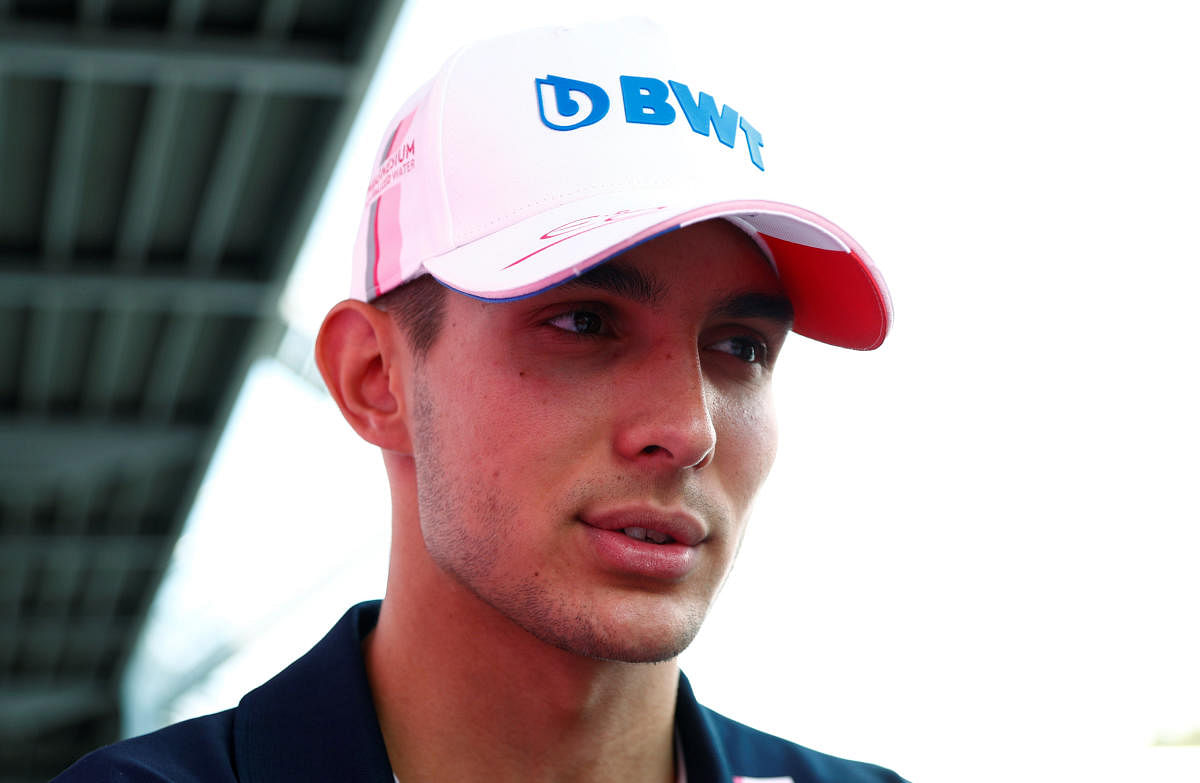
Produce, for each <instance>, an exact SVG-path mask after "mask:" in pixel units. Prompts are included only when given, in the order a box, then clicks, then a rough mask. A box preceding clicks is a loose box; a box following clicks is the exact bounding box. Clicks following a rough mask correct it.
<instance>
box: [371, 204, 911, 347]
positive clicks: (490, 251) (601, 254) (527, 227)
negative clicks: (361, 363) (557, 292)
mask: <svg viewBox="0 0 1200 783" xmlns="http://www.w3.org/2000/svg"><path fill="white" fill-rule="evenodd" d="M724 217H735V218H737V219H738V220H737V221H735V222H738V223H739V224H741V223H744V224H747V225H748V226H749V227H750V228H751V229H753V231H754V232H755V233H756V234H757V238H758V239H759V245H760V247H763V248H764V250H766V251H767V252H768V254H769V255H770V257H771V260H772V262H773V263H774V264H775V267H776V270H777V271H778V273H779V277H780V280H781V282H782V283H783V287H784V289H785V290H786V291H787V293H788V296H789V297H790V298H791V300H792V306H793V308H794V310H795V322H794V325H793V330H794V331H795V332H796V333H798V334H801V335H804V336H805V337H810V338H812V339H814V340H819V341H821V342H824V343H829V344H831V345H836V346H841V347H845V348H853V349H857V350H871V349H874V348H877V347H879V345H880V344H881V343H882V342H883V340H884V338H885V337H886V336H887V332H888V328H889V326H890V324H891V320H892V308H891V300H890V298H889V296H888V291H887V286H886V284H885V283H884V281H883V277H882V276H881V275H880V274H879V272H878V270H877V269H876V268H875V266H874V264H872V263H871V260H870V258H869V257H868V256H867V255H866V253H865V252H863V250H862V249H861V248H860V247H859V246H858V245H857V243H855V242H854V240H853V239H851V238H850V236H849V235H847V234H846V232H844V231H842V230H841V229H840V228H838V227H837V226H835V225H833V224H832V223H830V222H829V221H828V220H825V219H824V218H822V217H820V216H819V215H816V214H814V213H812V212H809V211H808V210H805V209H801V208H799V207H795V206H792V205H790V204H786V203H782V202H777V201H763V200H754V199H737V200H713V199H704V198H702V197H697V196H690V197H689V196H686V195H685V196H681V195H680V194H677V193H676V194H670V193H645V194H640V195H636V196H635V195H631V194H629V193H624V194H603V195H598V196H593V197H589V198H585V199H581V200H578V201H574V202H571V203H569V204H564V205H562V206H559V207H556V208H554V209H550V210H547V211H545V212H542V213H539V214H538V215H536V216H533V217H529V218H526V219H524V220H521V221H519V222H516V223H514V224H513V225H510V226H508V227H506V228H502V229H499V230H497V231H494V232H493V233H490V234H487V235H486V236H483V237H481V238H479V239H477V240H475V241H473V242H469V243H467V244H465V245H463V246H461V247H459V248H456V249H455V250H452V251H450V252H448V253H444V254H442V255H440V256H435V257H433V258H429V259H427V260H426V261H425V263H424V267H425V271H427V272H429V273H430V274H431V275H433V276H434V277H435V278H437V279H438V280H439V281H441V282H442V283H443V284H445V285H447V286H449V287H451V288H453V289H455V290H457V291H461V292H462V293H465V294H468V295H470V296H473V297H477V298H480V299H488V300H508V299H519V298H522V297H526V296H532V295H534V294H537V293H540V292H542V291H545V290H547V289H549V288H553V287H554V286H556V285H558V284H560V283H562V282H565V281H566V280H569V279H571V278H573V277H576V276H578V275H581V274H583V273H584V272H586V271H588V270H589V269H591V268H592V267H594V266H596V265H598V264H602V263H604V262H605V261H607V260H609V259H610V258H612V257H613V256H615V255H617V254H619V253H621V252H623V251H625V250H628V249H629V248H631V247H633V246H634V245H637V244H639V243H641V242H644V241H646V240H648V239H651V238H653V237H655V236H657V235H659V234H661V233H664V232H666V231H671V230H674V229H677V228H682V227H684V226H687V225H690V224H692V223H697V222H700V221H702V220H710V219H713V218H724ZM747 225H741V227H742V228H743V229H745V228H746V227H747ZM399 282H400V281H391V283H390V285H396V284H399ZM390 285H387V284H385V285H383V286H382V287H383V288H384V290H386V289H387V288H388V287H390Z"/></svg>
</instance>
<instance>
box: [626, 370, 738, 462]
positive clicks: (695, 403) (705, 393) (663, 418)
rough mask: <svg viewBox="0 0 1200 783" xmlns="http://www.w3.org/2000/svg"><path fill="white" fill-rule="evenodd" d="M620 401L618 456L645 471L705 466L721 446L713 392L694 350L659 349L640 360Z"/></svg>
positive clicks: (629, 377) (628, 378)
mask: <svg viewBox="0 0 1200 783" xmlns="http://www.w3.org/2000/svg"><path fill="white" fill-rule="evenodd" d="M627 380H630V381H633V382H631V383H627V384H625V385H624V386H623V388H622V389H621V390H620V391H621V399H620V400H619V401H618V406H619V410H620V415H619V417H618V421H619V425H618V427H619V428H618V431H617V434H616V448H617V452H618V454H619V455H620V456H621V457H622V458H624V459H627V460H631V461H634V462H637V463H639V464H642V465H645V466H647V467H655V468H662V469H666V470H682V469H687V468H696V469H699V468H702V467H704V466H705V465H707V464H708V463H709V462H711V461H712V458H713V453H714V451H715V449H716V446H717V430H716V428H715V427H714V426H713V417H712V399H711V397H712V394H711V389H709V388H708V383H707V381H706V379H705V377H704V372H703V369H702V367H701V366H700V357H699V356H698V355H697V354H696V353H695V352H694V351H693V352H690V353H685V354H683V355H680V354H679V353H678V352H671V351H659V352H657V354H656V355H655V356H653V357H648V358H647V359H646V360H645V361H643V362H641V366H640V367H638V368H637V369H636V370H635V371H634V372H633V375H632V376H627Z"/></svg>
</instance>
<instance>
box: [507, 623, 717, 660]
mask: <svg viewBox="0 0 1200 783" xmlns="http://www.w3.org/2000/svg"><path fill="white" fill-rule="evenodd" d="M701 619H703V618H702V617H701V618H699V619H696V620H694V621H689V622H676V623H662V622H657V623H652V624H644V623H642V624H638V623H629V622H624V623H620V622H614V623H610V624H603V623H598V622H596V620H595V619H594V618H589V619H588V620H578V621H576V622H574V623H560V624H555V625H552V626H550V627H544V626H543V627H536V626H535V627H529V626H526V627H525V630H527V631H529V632H530V633H532V634H533V635H534V636H535V637H537V638H538V639H539V640H541V641H542V642H545V643H546V644H549V645H552V646H554V647H557V648H558V649H560V650H564V651H566V652H569V653H572V654H574V655H580V656H583V657H585V658H591V659H593V660H597V661H612V662H617V663H664V662H666V661H671V660H674V659H675V658H678V657H679V654H680V653H682V652H683V651H684V650H685V649H687V647H688V645H690V644H691V643H692V640H693V639H695V638H696V634H697V633H698V632H699V630H700V620H701Z"/></svg>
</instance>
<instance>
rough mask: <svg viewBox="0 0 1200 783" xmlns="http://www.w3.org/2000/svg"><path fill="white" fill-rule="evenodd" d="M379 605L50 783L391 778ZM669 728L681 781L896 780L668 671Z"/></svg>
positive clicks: (378, 782)
mask: <svg viewBox="0 0 1200 783" xmlns="http://www.w3.org/2000/svg"><path fill="white" fill-rule="evenodd" d="M378 618H379V602H378V601H372V602H368V603H363V604H359V605H358V606H355V607H354V608H352V609H351V610H350V611H349V612H347V613H346V614H345V615H344V616H343V617H342V619H341V620H340V621H338V623H337V625H335V626H334V627H333V629H332V630H331V631H330V632H329V633H328V634H327V635H326V636H325V638H324V639H322V640H321V641H320V642H318V643H317V645H316V646H315V647H314V648H313V649H312V650H310V651H309V652H308V653H307V654H306V655H305V656H304V657H302V658H300V659H299V660H298V661H296V662H295V663H293V664H292V665H291V666H289V667H288V668H286V669H284V670H283V671H282V672H280V673H279V674H278V675H276V676H275V677H274V678H272V679H271V680H269V681H268V682H267V683H265V684H264V685H262V686H260V687H258V688H256V689H254V690H252V691H250V693H248V694H246V696H245V697H244V698H243V699H242V700H241V702H240V703H239V704H238V706H237V707H235V708H234V709H231V710H226V711H225V712H218V713H216V714H214V715H207V716H205V717H203V718H195V719H193V720H189V721H184V722H183V723H177V724H175V725H173V726H168V727H167V728H165V729H162V730H160V731H156V732H153V733H151V734H146V735H144V736H141V737H134V738H133V739H128V740H125V741H123V742H118V743H116V744H115V745H109V746H108V747H106V748H101V749H100V750H97V751H95V752H93V753H90V754H88V755H87V756H84V757H83V758H82V759H80V760H79V761H78V762H76V763H75V764H74V765H73V766H72V767H71V768H70V769H68V770H67V771H66V772H64V773H62V774H61V775H59V776H58V777H57V778H55V781H59V782H61V783H74V782H75V781H80V782H82V781H87V782H88V783H98V782H103V781H113V782H114V783H115V782H116V781H124V782H126V783H142V782H143V781H173V782H174V783H227V782H231V781H240V783H272V782H274V781H277V782H278V783H298V781H322V782H327V781H344V782H345V783H359V782H361V783H393V778H392V770H391V765H390V763H389V762H388V757H387V750H386V749H385V747H384V744H383V736H382V735H381V734H380V732H379V722H378V720H377V719H376V716H375V706H374V703H373V702H372V700H371V691H370V688H369V686H368V684H367V674H366V669H365V667H364V666H363V659H362V647H361V645H362V640H363V638H364V637H365V636H366V635H367V633H369V632H370V631H371V629H372V628H374V627H375V623H376V621H377V620H378ZM675 727H676V732H677V734H678V736H679V739H680V743H681V745H682V747H683V756H684V763H685V765H686V767H687V780H688V783H730V781H732V780H733V779H734V778H735V777H742V776H745V777H750V778H778V777H785V778H786V777H791V778H792V779H793V780H794V781H796V783H903V781H902V779H901V778H900V777H899V776H897V775H896V774H895V773H894V772H889V771H888V770H886V769H883V768H881V767H877V766H874V765H871V764H864V763H861V762H857V761H847V760H845V759H840V758H836V757H834V756H828V755H826V754H824V753H818V752H816V751H813V750H809V749H808V748H804V747H801V746H799V745H795V744H793V743H791V742H787V741H786V740H781V739H779V738H778V737H773V736H771V735H769V734H764V733H763V732H760V731H756V730H754V729H752V728H749V727H748V726H743V725H742V724H740V723H737V722H735V721H731V720H729V719H728V718H726V717H723V716H721V715H718V714H717V713H715V712H713V711H712V710H709V709H707V708H705V707H703V706H701V705H700V704H698V703H697V702H696V697H695V696H694V695H693V694H692V688H691V686H690V685H689V684H688V681H687V679H686V678H685V677H684V676H683V675H680V677H679V694H678V700H677V703H676V707H675Z"/></svg>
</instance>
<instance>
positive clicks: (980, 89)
mask: <svg viewBox="0 0 1200 783" xmlns="http://www.w3.org/2000/svg"><path fill="white" fill-rule="evenodd" d="M1192 8H1193V4H1191V3H1186V2H1177V3H1169V2H1155V1H1154V0H1150V1H1149V2H1140V3H1138V4H1136V5H1135V4H1132V3H1120V4H1118V3H1110V2H1087V3H1084V2H1064V1H1058V2H1054V1H1053V0H1051V1H1049V2H1047V1H1046V0H1043V1H1042V2H1028V1H1026V0H1017V1H1015V2H1013V1H1010V2H1007V3H1003V4H1000V3H994V4H986V5H985V4H980V3H963V2H934V1H933V0H915V1H914V2H906V3H895V2H819V3H818V2H812V3H802V2H786V3H785V2H745V1H743V2H740V3H738V4H736V5H734V4H732V3H724V4H718V3H701V2H679V3H669V2H658V1H656V0H640V1H639V2H624V1H621V2H607V3H605V4H603V7H600V6H599V5H598V4H593V5H591V6H583V5H573V4H570V3H563V2H558V3H551V2H537V3H534V2H513V3H491V2H479V3H469V2H447V1H446V0H408V3H407V6H406V9H405V11H404V12H403V13H402V15H401V20H400V26H399V28H398V35H397V36H396V38H395V39H394V41H393V46H392V47H391V49H390V50H389V52H388V54H387V55H385V61H384V63H383V64H382V66H381V71H380V75H379V76H378V78H377V79H376V82H375V83H374V85H373V86H372V89H371V92H370V95H369V98H368V104H367V105H366V107H365V108H364V110H363V113H362V115H361V116H360V119H359V122H358V124H357V125H356V128H355V130H354V132H353V133H352V138H351V140H350V143H349V144H348V146H347V149H346V152H345V154H344V159H343V164H344V165H343V166H342V167H341V168H339V170H338V172H337V173H336V174H335V177H334V181H333V183H332V186H331V188H330V191H329V192H328V193H327V195H326V198H325V202H324V204H323V206H322V210H321V214H320V216H319V219H318V221H317V223H316V224H315V225H314V228H313V230H312V234H311V235H310V237H309V242H308V244H307V245H306V247H305V250H304V252H303V253H302V256H301V258H300V261H299V263H298V267H297V271H296V274H295V276H294V279H293V284H292V286H291V287H290V288H289V291H288V294H287V296H286V297H285V299H286V301H285V303H284V310H285V313H286V314H287V316H288V318H289V319H290V321H291V322H292V323H293V326H294V328H295V329H296V331H297V334H298V335H300V336H299V337H298V338H297V340H298V341H299V342H300V343H301V344H302V343H303V341H304V336H305V335H312V334H314V333H315V331H316V328H317V326H318V324H319V323H320V319H321V317H322V316H323V315H324V313H325V311H326V309H328V307H329V305H330V304H332V303H333V302H334V301H336V300H337V299H339V298H341V297H342V296H343V294H344V292H345V291H347V290H348V285H349V282H348V281H349V257H350V251H351V246H352V243H353V239H354V233H355V231H356V229H357V225H358V215H359V209H360V207H361V205H362V198H363V193H364V191H365V184H366V179H367V176H368V173H369V170H370V158H371V155H372V153H373V152H374V150H375V147H376V145H377V143H378V140H379V135H380V134H381V133H382V131H383V129H384V127H385V125H386V124H387V121H388V120H389V119H390V117H391V114H392V112H393V111H394V110H395V109H396V108H398V106H399V105H400V103H401V102H402V101H403V99H404V97H406V96H407V95H408V94H409V93H410V92H411V91H412V90H413V89H415V88H416V87H417V86H419V84H420V83H422V82H423V81H425V80H426V79H427V78H429V77H430V76H431V75H432V74H433V73H434V71H435V70H436V69H437V67H438V66H439V65H440V63H441V62H442V61H443V60H444V59H445V57H446V56H448V55H449V54H450V53H451V52H452V51H453V50H454V49H456V48H457V47H458V46H460V45H461V44H463V43H465V42H467V41H469V40H471V39H473V38H477V37H483V36H487V35H491V34H495V33H500V32H504V31H507V30H510V29H518V28H522V27H527V26H531V25H537V24H545V23H558V22H572V21H578V20H582V19H588V18H611V17H614V16H619V15H622V14H625V13H643V14H647V15H651V16H654V17H657V18H658V19H659V20H660V21H662V22H663V23H664V24H665V25H667V26H670V27H672V28H674V29H675V30H676V31H677V32H679V33H682V34H683V35H685V36H694V37H695V38H696V39H697V40H699V41H705V42H709V43H707V44H706V46H707V49H708V51H709V52H711V54H712V58H713V62H712V63H711V67H714V68H717V69H719V70H728V78H727V79H726V81H727V82H728V83H729V84H733V85H736V88H737V90H738V95H737V97H736V100H735V99H734V98H733V97H729V98H726V97H725V96H721V95H718V96H717V98H718V100H725V101H727V102H729V103H731V104H733V105H735V106H736V107H737V108H739V109H740V110H742V111H743V113H745V114H746V115H747V116H751V117H753V118H754V119H755V125H756V127H758V128H759V129H760V130H761V131H762V133H763V136H764V139H765V143H766V146H765V148H764V156H765V157H766V158H767V161H768V165H769V166H780V167H787V169H788V170H789V171H793V172H795V177H796V185H797V193H798V197H799V198H800V199H801V203H802V204H803V205H804V206H806V207H808V208H811V209H813V210H814V211H816V212H818V213H820V214H822V215H824V216H826V217H828V218H830V219H831V220H833V221H834V222H835V223H837V224H839V225H841V226H842V227H843V228H845V229H847V230H848V231H850V232H851V233H852V234H853V235H854V236H855V238H856V239H858V240H859V242H860V243H861V244H862V245H863V246H864V247H866V248H867V250H868V251H869V252H870V253H871V254H872V256H873V257H874V258H875V260H876V261H877V262H878V264H879V265H880V267H881V268H882V269H883V272H884V274H885V276H886V277H887V280H888V282H889V284H890V287H891V290H892V294H893V297H894V300H895V303H896V324H895V329H894V331H893V333H892V335H891V337H890V338H889V339H888V341H887V343H886V344H885V345H884V347H883V348H882V349H880V350H879V351H877V352H875V353H873V354H859V353H855V352H850V351H839V350H834V349H829V348H826V347H824V346H821V345H818V344H815V343H810V342H807V343H806V342H804V341H801V340H795V341H793V342H792V343H791V344H790V345H789V346H788V348H787V350H786V351H785V352H784V356H783V359H782V362H781V365H780V367H779V369H778V371H777V389H778V395H779V402H780V408H781V419H782V428H783V433H782V438H781V440H782V449H781V452H780V455H779V459H778V462H777V465H776V468H775V471H774V473H773V474H772V478H771V479H770V480H769V482H768V486H767V488H766V489H765V491H764V493H763V495H762V497H761V499H760V501H759V504H758V507H757V513H756V517H755V520H754V522H753V524H752V526H751V531H750V533H749V535H748V537H747V541H746V544H745V547H744V549H743V552H742V557H741V562H740V563H739V566H738V569H737V570H736V571H735V574H734V577H733V578H732V580H731V582H730V584H729V585H728V587H727V588H726V590H725V593H724V594H723V595H722V597H721V599H720V600H719V602H718V604H717V606H716V607H715V609H714V611H713V613H712V615H711V617H710V619H709V622H708V624H707V625H706V627H705V629H704V631H703V632H702V634H701V637H700V639H699V640H698V641H697V642H696V644H695V645H694V646H693V648H692V649H690V650H689V651H688V652H687V653H686V654H685V657H684V660H683V665H684V668H685V670H686V671H688V673H689V676H690V677H691V679H692V681H693V684H694V685H695V686H696V689H697V692H698V694H699V695H700V697H701V699H702V700H703V701H705V702H707V703H708V704H709V705H710V706H712V707H714V708H716V709H718V710H720V711H723V712H725V713H727V714H729V715H730V716H731V717H734V718H737V719H740V720H743V721H746V722H750V723H752V724H754V725H756V726H758V727H760V728H764V729H766V730H769V731H772V732H774V733H778V734H782V735H784V736H787V737H788V738H790V739H794V740H796V741H799V742H801V743H803V744H806V745H810V746H814V747H817V748H819V749H822V750H826V751H829V752H833V753H837V754H841V755H849V756H852V757H857V758H865V759H869V760H874V761H878V762H880V763H883V764H885V765H887V766H891V767H893V768H895V769H897V770H898V771H899V772H901V773H902V774H904V775H905V776H906V777H908V778H910V779H912V780H913V781H914V783H958V782H959V781H964V780H971V781H980V782H981V783H987V782H988V781H996V782H997V783H998V782H999V781H1006V782H1007V781H1011V780H1021V781H1047V783H1049V782H1050V781H1055V782H1056V783H1057V781H1061V780H1090V781H1114V782H1115V781H1122V783H1125V782H1126V781H1132V780H1136V781H1139V783H1143V782H1144V783H1176V782H1177V781H1179V782H1182V781H1191V782H1192V783H1195V781H1197V780H1200V746H1193V747H1154V746H1153V743H1154V741H1155V740H1156V738H1157V739H1162V738H1165V737H1169V736H1170V735H1172V734H1184V733H1187V732H1193V731H1200V667H1197V665H1196V662H1197V661H1200V622H1198V621H1197V617H1198V616H1200V611H1198V609H1197V606H1198V598H1197V596H1200V567H1198V565H1197V564H1198V562H1200V501H1198V500H1197V485H1198V484H1197V476H1198V475H1200V457H1198V456H1197V446H1196V444H1197V443H1198V442H1200V416H1198V414H1197V407H1196V400H1197V399H1200V380H1198V372H1197V370H1198V368H1197V365H1198V362H1197V357H1198V354H1200V352H1198V350H1197V347H1196V344H1195V338H1194V336H1193V335H1194V332H1195V331H1196V328H1197V317H1196V313H1197V304H1196V299H1197V291H1198V290H1200V252H1198V251H1197V247H1198V245H1197V240H1196V237H1195V233H1196V231H1197V227H1198V223H1200V221H1197V219H1196V215H1197V208H1198V207H1200V194H1198V187H1200V186H1198V184H1197V183H1200V154H1198V152H1197V143H1196V139H1198V138H1200V102H1198V101H1197V93H1198V89H1197V88H1198V85H1197V75H1198V74H1200V54H1198V52H1200V47H1197V45H1196V41H1195V31H1196V29H1197V26H1196V24H1195V22H1196V20H1195V18H1194V17H1193V16H1192ZM587 9H591V10H587ZM304 350H307V349H306V348H304ZM387 508H388V506H387V498H386V493H385V485H384V479H383V473H382V468H381V465H380V464H379V459H378V456H377V455H376V454H374V453H372V450H371V449H369V448H368V447H366V446H365V445H362V444H361V443H359V442H357V441H356V440H355V438H354V436H353V434H352V433H351V432H350V430H349V428H348V427H346V426H345V424H344V423H343V422H342V421H341V419H340V417H339V415H338V413H337V411H336V409H335V408H334V407H333V406H332V403H330V402H329V401H328V400H327V398H325V397H324V395H323V394H322V393H320V392H318V391H317V390H316V389H314V388H313V387H311V386H309V385H305V384H304V383H302V382H299V381H298V380H297V378H296V376H295V375H294V374H293V373H291V372H290V371H289V370H287V369H285V368H283V367H282V366H281V365H280V364H278V363H274V362H264V363H261V364H260V365H259V366H258V367H256V369H255V370H254V372H253V373H252V376H251V379H250V381H249V383H248V384H247V387H246V389H245V391H244V393H243V397H242V399H241V401H240V402H239V404H238V407H237V410H236V411H235V412H234V416H233V419H232V421H231V425H230V429H229V431H228V432H227V433H226V437H225V440H224V441H223V443H222V445H221V447H220V449H219V451H218V454H217V458H216V460H215V461H214V463H213V467H212V470H211V473H210V476H209V480H208V481H207V483H206V485H205V487H204V489H203V490H202V492H201V496H200V499H199V502H198V503H197V506H196V508H195V510H194V513H193V516H192V519H191V521H190V523H189V527H188V530H187V533H186V534H185V537H184V539H183V540H182V541H181V543H180V547H179V549H178V551H177V553H176V558H175V566H174V568H173V571H172V574H171V576H170V578H169V579H168V581H167V584H166V585H165V588H164V591H163V593H162V595H161V596H160V600H159V601H158V603H157V604H156V606H155V609H154V614H153V619H154V623H153V625H152V627H155V628H158V629H160V631H162V630H165V631H168V632H169V633H165V634H161V635H159V634H151V635H148V636H147V637H146V639H145V643H144V645H143V648H142V650H141V652H140V653H139V655H138V657H137V659H136V660H135V669H134V670H133V675H131V676H135V677H137V679H132V680H131V681H130V682H131V687H130V688H129V689H128V690H129V693H130V696H129V698H130V700H131V702H142V703H144V704H146V705H149V706H151V707H153V706H154V705H157V704H166V705H167V706H168V707H169V710H170V713H169V714H170V715H172V716H176V717H178V716H183V715H187V714H194V713H196V712H200V711H210V710H213V709H218V708H223V707H227V706H231V705H232V704H233V703H235V702H236V700H237V698H238V696H239V695H240V694H241V693H242V692H243V691H244V690H246V689H247V688H249V687H252V686H253V685H254V684H256V683H257V682H260V681H261V680H262V679H264V678H265V677H267V676H269V675H270V674H271V673H273V672H274V671H276V670H278V669H279V668H281V667H282V666H283V665H285V664H286V663H287V662H289V661H290V660H291V659H293V658H294V657H296V656H297V655H299V654H301V653H302V652H303V651H304V650H305V649H307V647H308V646H309V645H310V644H311V643H312V642H313V641H315V640H316V639H317V638H319V637H320V636H321V635H322V634H323V633H324V631H325V630H326V629H327V627H328V626H329V625H330V624H332V622H333V621H334V620H335V619H336V618H337V616H339V615H340V614H341V612H342V611H343V610H344V609H345V608H346V607H347V606H348V605H349V604H350V603H352V602H354V601H357V600H361V599H366V598H371V597H376V596H378V595H379V594H380V593H381V591H382V585H383V578H384V564H385V560H386V551H385V550H386V546H387V531H386V528H387V524H388V522H387V513H388V512H387ZM217 664H219V665H217Z"/></svg>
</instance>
